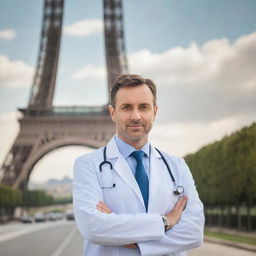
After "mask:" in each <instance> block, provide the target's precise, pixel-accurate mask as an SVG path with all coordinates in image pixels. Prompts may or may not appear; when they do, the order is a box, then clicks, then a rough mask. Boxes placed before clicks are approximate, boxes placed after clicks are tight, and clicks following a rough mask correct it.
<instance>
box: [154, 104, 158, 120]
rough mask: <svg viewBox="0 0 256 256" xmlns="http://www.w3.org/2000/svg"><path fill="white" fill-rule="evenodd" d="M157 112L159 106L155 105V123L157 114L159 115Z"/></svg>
mask: <svg viewBox="0 0 256 256" xmlns="http://www.w3.org/2000/svg"><path fill="white" fill-rule="evenodd" d="M157 111H158V106H157V105H155V106H154V121H155V120H156V113H157Z"/></svg>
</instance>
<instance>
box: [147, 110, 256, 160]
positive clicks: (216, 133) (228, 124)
mask: <svg viewBox="0 0 256 256" xmlns="http://www.w3.org/2000/svg"><path fill="white" fill-rule="evenodd" d="M253 121H255V119H254V118H253V117H252V116H251V117H245V116H243V115H239V116H235V117H228V118H225V119H221V120H217V121H211V122H208V123H205V122H190V123H185V122H177V123H171V122H168V123H156V124H155V125H154V127H153V129H152V132H151V133H150V141H152V143H153V145H154V146H156V147H159V149H161V150H163V151H165V152H168V153H170V154H174V155H177V156H181V157H184V156H185V155H187V154H189V153H193V152H196V151H197V150H199V149H200V148H201V147H202V146H204V145H206V144H209V143H212V142H214V141H216V140H220V139H222V138H223V137H224V136H225V135H229V134H231V133H232V132H234V131H236V130H239V129H241V128H242V127H244V126H249V125H251V124H252V123H253Z"/></svg>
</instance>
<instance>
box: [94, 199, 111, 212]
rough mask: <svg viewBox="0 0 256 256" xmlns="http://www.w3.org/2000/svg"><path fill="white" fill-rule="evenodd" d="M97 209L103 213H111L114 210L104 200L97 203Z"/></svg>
mask: <svg viewBox="0 0 256 256" xmlns="http://www.w3.org/2000/svg"><path fill="white" fill-rule="evenodd" d="M97 210H99V211H100V212H103V213H111V212H112V211H111V210H110V209H109V207H108V206H107V205H106V204H105V203H104V202H103V201H99V202H98V204H97Z"/></svg>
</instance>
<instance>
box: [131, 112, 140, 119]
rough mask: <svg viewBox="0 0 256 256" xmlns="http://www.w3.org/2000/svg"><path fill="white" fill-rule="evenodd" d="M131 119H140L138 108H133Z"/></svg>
mask: <svg viewBox="0 0 256 256" xmlns="http://www.w3.org/2000/svg"><path fill="white" fill-rule="evenodd" d="M131 119H132V120H136V121H137V120H140V119H141V116H140V112H139V110H138V109H133V111H132V114H131Z"/></svg>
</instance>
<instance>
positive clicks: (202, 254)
mask: <svg viewBox="0 0 256 256" xmlns="http://www.w3.org/2000/svg"><path fill="white" fill-rule="evenodd" d="M216 255H217V256H229V255H232V256H255V252H251V251H247V250H242V249H238V248H234V247H230V246H226V245H221V244H215V243H208V242H204V244H203V246H202V247H201V248H197V249H194V250H191V251H190V252H189V253H188V256H216Z"/></svg>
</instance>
